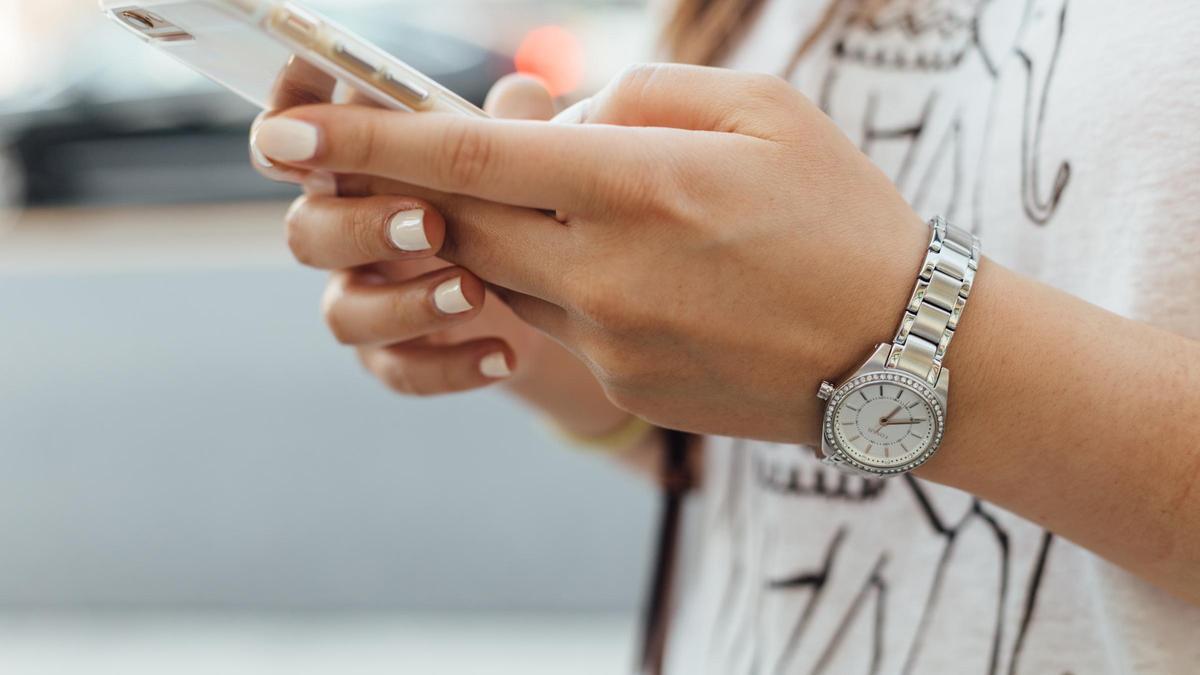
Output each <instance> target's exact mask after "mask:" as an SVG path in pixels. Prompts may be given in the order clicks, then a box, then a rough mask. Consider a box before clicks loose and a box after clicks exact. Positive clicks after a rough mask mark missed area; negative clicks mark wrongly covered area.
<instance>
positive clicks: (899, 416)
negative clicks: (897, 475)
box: [829, 378, 941, 467]
mask: <svg viewBox="0 0 1200 675" xmlns="http://www.w3.org/2000/svg"><path fill="white" fill-rule="evenodd" d="M939 414H940V413H939V412H938V411H937V410H935V408H934V407H933V406H932V405H931V404H930V402H929V401H928V400H926V398H925V397H924V396H922V395H921V394H919V393H918V392H917V391H916V390H915V389H914V388H912V387H911V386H909V385H908V384H905V383H904V382H903V380H902V379H900V378H872V379H870V380H868V381H867V382H865V383H862V384H859V385H857V386H855V387H853V388H851V389H850V390H849V391H846V392H845V393H844V394H842V395H841V398H840V400H839V401H838V402H837V404H836V406H835V408H834V411H833V416H832V419H830V420H829V422H830V423H831V432H832V436H833V440H834V442H835V445H837V446H838V447H839V448H840V449H841V450H842V451H843V452H845V453H846V454H847V455H849V456H851V457H852V458H854V459H855V460H857V461H859V462H861V463H863V464H869V465H872V466H879V467H889V466H902V465H905V464H908V463H910V462H912V461H914V460H916V459H918V458H919V457H921V455H923V454H924V453H925V452H926V451H927V450H928V449H929V448H930V446H931V445H932V444H933V443H934V442H935V441H936V440H940V436H941V435H940V433H938V430H939V429H940V426H941V425H940V424H939V422H940V420H939V417H938V416H939Z"/></svg>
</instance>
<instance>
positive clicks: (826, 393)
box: [817, 382, 833, 401]
mask: <svg viewBox="0 0 1200 675" xmlns="http://www.w3.org/2000/svg"><path fill="white" fill-rule="evenodd" d="M830 396H833V385H832V384H829V383H828V382H822V383H821V388H820V389H818V390H817V398H819V399H821V400H822V401H828V400H829V397H830Z"/></svg>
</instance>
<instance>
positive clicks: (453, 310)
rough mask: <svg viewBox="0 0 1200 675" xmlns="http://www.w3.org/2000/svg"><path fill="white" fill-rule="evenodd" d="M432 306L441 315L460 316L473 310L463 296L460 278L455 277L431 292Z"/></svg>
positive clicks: (469, 302)
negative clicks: (435, 307) (439, 311)
mask: <svg viewBox="0 0 1200 675" xmlns="http://www.w3.org/2000/svg"><path fill="white" fill-rule="evenodd" d="M433 304H435V305H437V308H438V309H439V310H441V312H442V313H443V314H462V313H463V312H466V311H470V310H471V309H472V308H473V307H472V305H471V301H470V300H467V296H465V295H463V290H462V277H455V278H454V279H451V280H450V281H446V282H443V283H442V285H441V286H438V287H437V289H436V290H434V292H433Z"/></svg>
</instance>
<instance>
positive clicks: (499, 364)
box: [479, 352, 512, 380]
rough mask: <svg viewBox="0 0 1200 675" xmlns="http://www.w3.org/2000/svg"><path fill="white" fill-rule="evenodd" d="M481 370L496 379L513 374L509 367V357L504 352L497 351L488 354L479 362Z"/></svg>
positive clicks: (486, 375) (485, 374)
mask: <svg viewBox="0 0 1200 675" xmlns="http://www.w3.org/2000/svg"><path fill="white" fill-rule="evenodd" d="M479 372H481V373H483V375H484V377H490V378H492V379H494V380H501V379H504V378H506V377H509V376H511V375H512V371H511V370H509V368H508V357H506V356H505V355H504V352H496V353H495V354H488V355H487V356H485V357H483V360H482V361H480V362H479Z"/></svg>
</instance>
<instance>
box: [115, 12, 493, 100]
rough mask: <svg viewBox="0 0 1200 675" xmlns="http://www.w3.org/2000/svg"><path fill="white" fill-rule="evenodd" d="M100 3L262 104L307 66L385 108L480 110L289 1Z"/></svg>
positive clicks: (163, 47)
mask: <svg viewBox="0 0 1200 675" xmlns="http://www.w3.org/2000/svg"><path fill="white" fill-rule="evenodd" d="M100 7H101V9H102V10H103V11H104V12H105V13H106V14H107V15H108V16H109V17H110V18H112V19H113V20H114V21H116V22H117V23H118V24H119V25H120V26H122V27H123V28H125V29H126V30H129V31H130V32H132V33H134V34H135V35H137V36H138V37H139V38H141V39H142V40H143V41H145V42H146V43H147V44H149V45H150V46H152V47H154V48H156V49H158V50H160V51H163V52H165V53H167V54H169V55H170V56H172V57H174V58H175V59H176V60H178V61H181V62H182V63H184V64H185V65H187V66H189V67H191V68H192V69H194V70H196V71H198V72H199V73H201V74H202V75H205V76H206V77H208V78H209V79H211V80H213V81H215V82H217V83H218V84H220V85H222V86H224V87H226V88H228V89H230V90H231V91H233V92H235V93H237V94H238V95H239V96H241V97H242V98H245V99H246V100H248V101H250V102H251V103H253V104H255V105H257V106H258V107H260V108H263V109H264V110H269V109H273V108H276V107H278V102H279V100H280V96H281V91H284V90H286V88H287V87H288V86H289V83H288V81H287V80H288V78H289V77H291V76H293V75H294V74H295V73H296V71H298V70H304V69H306V68H307V69H309V70H311V68H315V69H317V71H320V73H322V74H323V75H324V76H326V77H328V78H330V82H332V83H336V84H337V85H338V86H348V87H350V88H351V89H352V90H354V91H356V92H358V93H360V94H362V95H363V96H366V97H367V98H369V99H370V100H371V101H373V102H374V103H376V104H378V105H381V106H384V107H387V108H394V109H397V110H407V111H411V112H424V111H437V112H449V113H455V114H460V115H471V116H476V117H487V114H486V113H484V112H483V111H482V110H480V109H479V108H477V107H475V106H474V105H472V104H471V103H470V102H468V101H467V100H465V99H463V98H461V97H460V96H458V95H457V94H455V93H454V92H452V91H450V90H449V89H446V88H445V87H443V86H441V85H440V84H438V83H437V82H434V81H433V80H432V79H430V78H429V77H426V76H425V75H423V74H421V73H420V72H418V71H417V70H416V69H414V68H412V67H411V66H409V65H408V64H406V63H404V62H403V61H400V60H399V59H396V58H395V57H393V56H391V55H390V54H388V53H387V52H385V51H383V50H382V49H379V48H378V47H375V46H374V45H372V44H370V43H369V42H367V41H366V40H363V39H361V38H358V37H356V36H354V34H352V33H351V32H350V31H348V30H346V29H344V28H341V27H340V26H338V25H337V24H335V23H333V22H332V21H330V20H328V19H326V18H324V17H322V16H320V15H319V14H317V13H316V12H313V11H312V10H310V9H307V8H304V7H301V6H300V5H298V4H297V3H295V2H287V1H281V0H135V1H131V0H100ZM298 61H302V62H303V63H302V64H300V65H302V66H303V67H302V68H298V67H297V66H298ZM309 66H311V68H309ZM330 96H331V97H332V92H330Z"/></svg>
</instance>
